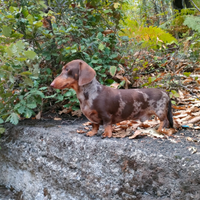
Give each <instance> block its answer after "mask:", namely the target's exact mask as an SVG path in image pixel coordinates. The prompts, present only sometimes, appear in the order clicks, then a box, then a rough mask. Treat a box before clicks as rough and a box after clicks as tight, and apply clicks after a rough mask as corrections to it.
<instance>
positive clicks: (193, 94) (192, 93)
mask: <svg viewBox="0 0 200 200" xmlns="http://www.w3.org/2000/svg"><path fill="white" fill-rule="evenodd" d="M173 84H174V85H176V86H179V87H182V88H184V89H185V90H187V91H188V92H190V94H191V95H192V96H195V97H196V98H197V99H198V100H200V98H199V97H198V96H197V95H196V94H195V93H194V92H192V91H191V90H190V89H188V88H187V87H186V86H184V85H182V84H181V83H179V84H177V83H175V82H174V81H173Z"/></svg>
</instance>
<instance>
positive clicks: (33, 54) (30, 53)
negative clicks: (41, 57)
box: [24, 50, 37, 60]
mask: <svg viewBox="0 0 200 200" xmlns="http://www.w3.org/2000/svg"><path fill="white" fill-rule="evenodd" d="M24 54H25V56H26V57H27V58H29V59H32V60H33V59H34V58H35V57H36V56H37V54H36V53H35V52H34V51H30V50H28V51H25V52H24Z"/></svg>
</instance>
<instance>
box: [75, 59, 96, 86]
mask: <svg viewBox="0 0 200 200" xmlns="http://www.w3.org/2000/svg"><path fill="white" fill-rule="evenodd" d="M95 75H96V72H95V71H94V69H92V67H90V66H89V65H88V64H87V63H85V62H80V66H79V80H78V85H79V86H83V85H86V84H88V83H90V82H91V81H92V79H93V78H94V77H95Z"/></svg>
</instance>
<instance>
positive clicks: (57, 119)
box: [54, 117, 62, 121]
mask: <svg viewBox="0 0 200 200" xmlns="http://www.w3.org/2000/svg"><path fill="white" fill-rule="evenodd" d="M54 120H55V121H59V120H62V118H58V117H55V118H54Z"/></svg>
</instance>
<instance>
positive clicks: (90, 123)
mask: <svg viewBox="0 0 200 200" xmlns="http://www.w3.org/2000/svg"><path fill="white" fill-rule="evenodd" d="M83 125H84V126H89V125H92V122H90V121H88V122H85V123H84V124H83Z"/></svg>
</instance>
